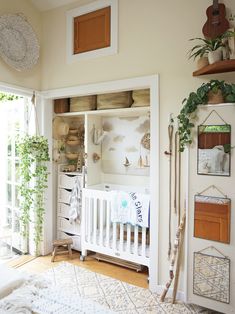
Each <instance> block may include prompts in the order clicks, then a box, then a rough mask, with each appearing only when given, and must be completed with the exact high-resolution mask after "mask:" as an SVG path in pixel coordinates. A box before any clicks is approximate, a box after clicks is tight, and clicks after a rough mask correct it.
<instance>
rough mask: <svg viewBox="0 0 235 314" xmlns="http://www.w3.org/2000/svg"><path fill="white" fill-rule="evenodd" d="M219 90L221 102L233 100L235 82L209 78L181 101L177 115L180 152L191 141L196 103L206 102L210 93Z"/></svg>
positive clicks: (234, 97)
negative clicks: (208, 80)
mask: <svg viewBox="0 0 235 314" xmlns="http://www.w3.org/2000/svg"><path fill="white" fill-rule="evenodd" d="M219 90H220V91H221V94H222V96H223V102H235V84H228V83H225V82H224V81H218V80H211V81H210V82H208V83H203V84H202V85H201V86H200V87H199V88H198V89H197V90H196V92H191V93H190V94H189V96H188V98H185V99H184V100H183V101H182V104H183V105H184V106H183V108H182V109H181V111H180V114H179V115H178V117H177V118H178V124H179V127H178V132H179V137H180V151H181V152H183V151H184V149H185V146H186V145H187V144H191V143H192V128H193V127H194V123H193V121H194V119H195V111H196V110H197V107H198V105H205V104H207V103H208V97H209V96H210V94H215V95H216V94H217V93H218V91H219ZM209 101H210V100H209ZM210 103H211V102H210Z"/></svg>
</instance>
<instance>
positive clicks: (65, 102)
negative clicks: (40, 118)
mask: <svg viewBox="0 0 235 314" xmlns="http://www.w3.org/2000/svg"><path fill="white" fill-rule="evenodd" d="M54 112H55V113H65V112H69V99H68V98H62V99H55V100H54Z"/></svg>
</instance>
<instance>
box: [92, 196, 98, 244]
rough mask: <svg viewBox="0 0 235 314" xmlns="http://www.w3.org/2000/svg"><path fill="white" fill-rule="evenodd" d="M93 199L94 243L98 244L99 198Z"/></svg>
mask: <svg viewBox="0 0 235 314" xmlns="http://www.w3.org/2000/svg"><path fill="white" fill-rule="evenodd" d="M91 200H93V208H94V209H93V219H94V220H93V244H96V232H97V198H96V197H94V198H91Z"/></svg>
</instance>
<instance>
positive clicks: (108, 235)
mask: <svg viewBox="0 0 235 314" xmlns="http://www.w3.org/2000/svg"><path fill="white" fill-rule="evenodd" d="M110 210H111V202H110V201H109V200H108V201H107V211H106V247H107V248H109V237H110Z"/></svg>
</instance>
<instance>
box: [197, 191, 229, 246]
mask: <svg viewBox="0 0 235 314" xmlns="http://www.w3.org/2000/svg"><path fill="white" fill-rule="evenodd" d="M230 212H231V200H230V199H229V198H224V197H214V196H204V195H196V196H195V199H194V237H196V238H202V239H206V240H212V241H218V242H223V243H230V218H231V217H230V215H231V213H230Z"/></svg>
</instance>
